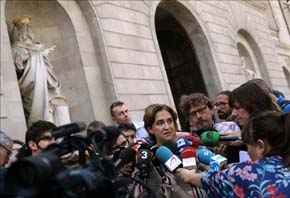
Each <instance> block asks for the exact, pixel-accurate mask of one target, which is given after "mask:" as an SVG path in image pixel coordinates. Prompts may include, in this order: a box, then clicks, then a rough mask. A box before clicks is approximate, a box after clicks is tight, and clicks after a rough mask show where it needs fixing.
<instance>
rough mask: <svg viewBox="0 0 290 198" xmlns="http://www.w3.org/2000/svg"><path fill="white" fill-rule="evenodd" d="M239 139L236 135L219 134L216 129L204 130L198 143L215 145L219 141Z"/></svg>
mask: <svg viewBox="0 0 290 198" xmlns="http://www.w3.org/2000/svg"><path fill="white" fill-rule="evenodd" d="M236 140H241V138H240V137H236V136H220V134H219V132H216V131H206V132H203V133H202V134H201V142H200V144H202V145H205V146H211V147H214V146H217V145H219V142H220V141H221V142H222V141H236Z"/></svg>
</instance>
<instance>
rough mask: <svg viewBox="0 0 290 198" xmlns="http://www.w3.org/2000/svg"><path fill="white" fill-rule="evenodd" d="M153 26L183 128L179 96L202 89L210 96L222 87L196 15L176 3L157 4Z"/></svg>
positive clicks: (183, 120)
mask: <svg viewBox="0 0 290 198" xmlns="http://www.w3.org/2000/svg"><path fill="white" fill-rule="evenodd" d="M155 29H156V34H157V39H158V43H159V47H160V51H161V54H162V58H163V62H164V66H165V70H166V73H167V78H168V81H169V84H170V89H171V92H172V95H173V99H174V103H175V106H176V109H177V112H178V116H179V119H180V123H181V126H182V129H183V130H186V124H185V122H186V121H185V118H184V116H183V115H182V114H181V112H180V111H179V108H178V104H179V99H180V96H181V95H183V94H191V93H194V92H202V93H204V94H206V95H208V96H210V97H213V96H214V95H215V94H216V93H217V92H218V91H219V90H220V89H221V85H220V82H219V78H218V74H217V70H216V67H215V64H214V60H213V56H212V53H211V49H210V46H209V42H208V39H207V38H206V36H205V34H204V32H203V30H202V28H201V26H200V24H199V23H198V21H197V20H196V18H195V17H194V16H193V15H192V13H191V12H190V11H189V10H188V9H187V8H186V7H185V6H184V5H182V4H181V3H178V2H161V3H160V4H159V5H158V7H157V9H156V13H155Z"/></svg>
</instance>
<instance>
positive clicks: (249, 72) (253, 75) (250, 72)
mask: <svg viewBox="0 0 290 198" xmlns="http://www.w3.org/2000/svg"><path fill="white" fill-rule="evenodd" d="M241 60H242V67H243V70H244V72H245V74H246V77H247V79H248V80H251V79H255V78H257V77H258V75H257V73H256V72H255V71H253V70H251V69H249V68H247V65H246V61H245V57H244V56H241Z"/></svg>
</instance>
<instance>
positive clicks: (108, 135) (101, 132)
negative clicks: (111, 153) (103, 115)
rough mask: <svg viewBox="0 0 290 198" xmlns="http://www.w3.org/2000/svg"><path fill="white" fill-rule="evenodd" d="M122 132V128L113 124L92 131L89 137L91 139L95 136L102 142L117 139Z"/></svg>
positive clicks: (97, 140) (96, 139)
mask: <svg viewBox="0 0 290 198" xmlns="http://www.w3.org/2000/svg"><path fill="white" fill-rule="evenodd" d="M120 134H121V131H120V129H119V128H118V127H117V126H114V125H111V126H105V127H103V128H100V129H96V130H95V131H92V132H91V134H90V136H89V137H90V139H91V138H94V139H95V141H96V142H100V141H107V140H112V139H115V138H117V137H118V136H119V135H120Z"/></svg>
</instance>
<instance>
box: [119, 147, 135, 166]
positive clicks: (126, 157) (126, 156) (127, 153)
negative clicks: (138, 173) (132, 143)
mask: <svg viewBox="0 0 290 198" xmlns="http://www.w3.org/2000/svg"><path fill="white" fill-rule="evenodd" d="M134 157H135V151H134V150H133V149H131V148H130V147H128V148H126V149H124V150H122V151H121V153H120V154H119V156H118V158H119V159H121V160H122V164H127V163H129V162H132V161H134Z"/></svg>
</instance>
